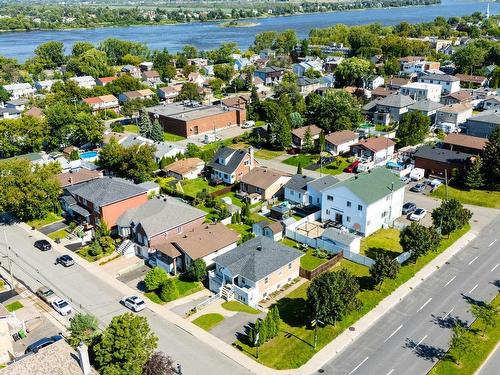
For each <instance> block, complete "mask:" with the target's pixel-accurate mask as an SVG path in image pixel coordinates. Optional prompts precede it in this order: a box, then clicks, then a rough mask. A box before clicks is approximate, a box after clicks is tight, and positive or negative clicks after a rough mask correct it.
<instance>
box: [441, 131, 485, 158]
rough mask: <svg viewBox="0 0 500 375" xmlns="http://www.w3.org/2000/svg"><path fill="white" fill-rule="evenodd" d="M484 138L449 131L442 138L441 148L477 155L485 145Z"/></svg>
mask: <svg viewBox="0 0 500 375" xmlns="http://www.w3.org/2000/svg"><path fill="white" fill-rule="evenodd" d="M486 141H487V140H486V138H480V137H473V136H471V135H465V134H456V133H450V134H448V135H447V136H446V137H445V138H444V139H443V148H446V149H448V150H452V151H461V152H465V153H467V154H473V155H479V154H480V153H481V152H482V151H483V149H484V147H485V146H486Z"/></svg>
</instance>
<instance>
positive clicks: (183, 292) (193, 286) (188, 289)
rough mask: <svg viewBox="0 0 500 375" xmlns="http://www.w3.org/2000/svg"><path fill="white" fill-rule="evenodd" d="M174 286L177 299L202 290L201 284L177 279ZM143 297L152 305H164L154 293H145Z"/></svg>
mask: <svg viewBox="0 0 500 375" xmlns="http://www.w3.org/2000/svg"><path fill="white" fill-rule="evenodd" d="M174 284H175V286H176V288H177V291H178V292H179V297H177V298H182V297H186V296H189V295H190V294H193V293H196V292H199V291H200V290H203V288H204V287H203V284H202V283H201V282H199V281H185V280H181V279H180V278H179V277H175V278H174ZM144 295H145V296H146V297H147V298H149V299H150V300H151V301H152V302H154V303H157V304H159V305H163V304H165V302H164V301H162V300H161V299H160V297H159V296H158V294H157V293H156V291H152V292H146V293H144Z"/></svg>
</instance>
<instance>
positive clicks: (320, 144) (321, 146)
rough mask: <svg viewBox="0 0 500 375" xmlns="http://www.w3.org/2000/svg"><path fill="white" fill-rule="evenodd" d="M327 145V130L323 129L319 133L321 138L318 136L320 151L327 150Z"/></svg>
mask: <svg viewBox="0 0 500 375" xmlns="http://www.w3.org/2000/svg"><path fill="white" fill-rule="evenodd" d="M325 145H326V141H325V132H324V131H323V130H322V131H321V132H320V133H319V138H318V148H319V152H323V151H325Z"/></svg>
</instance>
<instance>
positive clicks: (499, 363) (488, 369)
mask: <svg viewBox="0 0 500 375" xmlns="http://www.w3.org/2000/svg"><path fill="white" fill-rule="evenodd" d="M499 369H500V349H499V348H498V347H497V349H496V350H495V353H494V354H493V355H492V356H491V357H490V358H489V359H488V362H486V363H485V364H484V366H483V367H482V368H481V371H479V373H478V375H497V374H498V371H499Z"/></svg>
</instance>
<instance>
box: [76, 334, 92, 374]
mask: <svg viewBox="0 0 500 375" xmlns="http://www.w3.org/2000/svg"><path fill="white" fill-rule="evenodd" d="M76 351H77V352H78V362H79V363H80V367H81V368H82V372H83V374H84V375H88V374H90V370H91V367H90V361H89V351H88V349H87V345H85V343H83V342H81V343H80V345H78V347H77V348H76Z"/></svg>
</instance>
